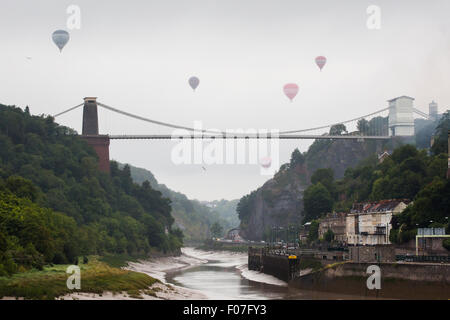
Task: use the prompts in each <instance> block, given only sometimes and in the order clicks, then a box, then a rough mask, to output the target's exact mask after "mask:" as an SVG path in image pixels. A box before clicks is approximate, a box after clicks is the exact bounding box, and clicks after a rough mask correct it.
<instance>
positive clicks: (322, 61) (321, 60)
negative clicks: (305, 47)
mask: <svg viewBox="0 0 450 320" xmlns="http://www.w3.org/2000/svg"><path fill="white" fill-rule="evenodd" d="M326 63H327V58H326V57H324V56H318V57H317V58H316V64H317V66H318V67H319V68H320V71H322V68H323V67H324V66H325V64H326Z"/></svg>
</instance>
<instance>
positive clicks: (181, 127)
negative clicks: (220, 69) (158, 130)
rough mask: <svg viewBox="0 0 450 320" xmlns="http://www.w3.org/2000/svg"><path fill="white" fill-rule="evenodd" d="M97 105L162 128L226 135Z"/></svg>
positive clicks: (100, 104)
mask: <svg viewBox="0 0 450 320" xmlns="http://www.w3.org/2000/svg"><path fill="white" fill-rule="evenodd" d="M97 104H98V105H99V106H101V107H103V108H105V109H107V110H110V111H113V112H116V113H119V114H122V115H124V116H127V117H131V118H134V119H138V120H142V121H146V122H150V123H153V124H157V125H160V126H165V127H169V128H174V129H184V130H188V131H192V132H202V133H210V134H222V135H225V134H226V133H225V132H223V131H222V132H219V131H213V130H200V129H196V128H190V127H184V126H179V125H175V124H170V123H167V122H161V121H157V120H152V119H149V118H145V117H141V116H138V115H135V114H132V113H129V112H125V111H122V110H119V109H116V108H113V107H111V106H108V105H106V104H103V103H100V102H97Z"/></svg>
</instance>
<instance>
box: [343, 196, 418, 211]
mask: <svg viewBox="0 0 450 320" xmlns="http://www.w3.org/2000/svg"><path fill="white" fill-rule="evenodd" d="M410 202H411V200H409V199H389V200H381V201H375V202H361V203H354V204H353V207H352V209H351V210H350V213H372V212H389V211H392V210H394V209H395V208H396V207H397V206H398V205H399V204H400V203H404V204H406V205H407V204H409V203H410Z"/></svg>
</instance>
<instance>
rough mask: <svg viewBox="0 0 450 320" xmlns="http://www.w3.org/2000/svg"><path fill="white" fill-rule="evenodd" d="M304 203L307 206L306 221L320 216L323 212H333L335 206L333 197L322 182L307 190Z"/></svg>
mask: <svg viewBox="0 0 450 320" xmlns="http://www.w3.org/2000/svg"><path fill="white" fill-rule="evenodd" d="M303 203H304V208H305V215H304V222H307V221H310V220H312V219H317V218H320V216H321V215H322V214H325V213H327V212H331V209H332V208H333V198H332V196H331V195H330V192H329V191H328V190H327V189H326V188H325V187H324V186H323V184H322V183H320V182H317V183H316V184H313V185H311V186H310V187H308V188H307V189H306V190H305V193H304V196H303Z"/></svg>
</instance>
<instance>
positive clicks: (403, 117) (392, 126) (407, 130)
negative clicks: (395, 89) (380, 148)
mask: <svg viewBox="0 0 450 320" xmlns="http://www.w3.org/2000/svg"><path fill="white" fill-rule="evenodd" d="M413 101H414V98H411V97H408V96H401V97H398V98H394V99H392V100H388V102H389V136H413V135H414V117H413V110H414V107H413Z"/></svg>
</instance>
